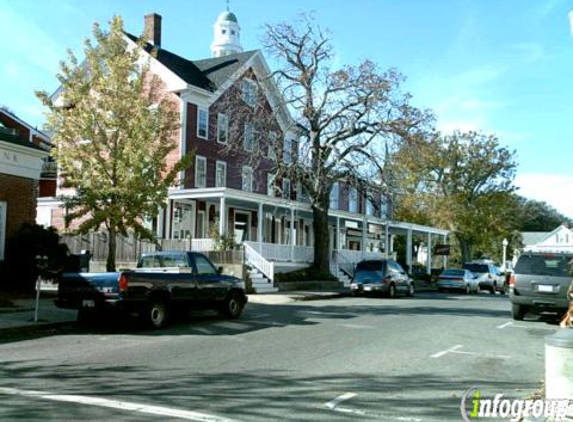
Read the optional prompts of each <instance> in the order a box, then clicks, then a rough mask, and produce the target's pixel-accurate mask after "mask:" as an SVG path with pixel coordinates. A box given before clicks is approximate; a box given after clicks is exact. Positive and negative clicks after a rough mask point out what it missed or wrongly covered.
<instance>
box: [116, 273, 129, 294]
mask: <svg viewBox="0 0 573 422" xmlns="http://www.w3.org/2000/svg"><path fill="white" fill-rule="evenodd" d="M117 284H118V287H119V292H120V293H123V292H125V291H126V290H127V286H128V282H127V276H126V275H125V274H121V275H120V276H119V280H118V283H117Z"/></svg>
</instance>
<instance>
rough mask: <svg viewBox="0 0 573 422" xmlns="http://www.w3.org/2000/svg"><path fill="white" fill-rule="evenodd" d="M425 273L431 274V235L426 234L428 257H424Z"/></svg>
mask: <svg viewBox="0 0 573 422" xmlns="http://www.w3.org/2000/svg"><path fill="white" fill-rule="evenodd" d="M426 273H427V274H432V233H430V232H429V233H428V256H427V257H426Z"/></svg>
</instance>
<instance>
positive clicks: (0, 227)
mask: <svg viewBox="0 0 573 422" xmlns="http://www.w3.org/2000/svg"><path fill="white" fill-rule="evenodd" d="M7 215H8V203H7V202H6V201H0V261H2V260H3V259H4V252H5V247H6V218H7Z"/></svg>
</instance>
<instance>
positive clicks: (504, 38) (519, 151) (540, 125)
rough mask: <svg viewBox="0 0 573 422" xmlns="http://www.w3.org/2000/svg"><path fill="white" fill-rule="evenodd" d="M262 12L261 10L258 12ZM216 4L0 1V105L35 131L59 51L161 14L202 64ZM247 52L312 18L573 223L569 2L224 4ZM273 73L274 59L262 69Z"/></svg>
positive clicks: (248, 0)
mask: <svg viewBox="0 0 573 422" xmlns="http://www.w3.org/2000/svg"><path fill="white" fill-rule="evenodd" d="M263 4H264V7H261V5H263ZM225 7H226V2H225V1H224V0H203V1H199V0H122V1H119V0H97V1H84V0H0V40H2V41H0V46H1V49H0V50H1V51H2V58H1V59H0V104H3V105H6V106H8V107H9V108H10V109H11V110H12V111H14V112H15V113H16V114H17V115H18V116H19V117H20V118H22V119H24V120H25V121H27V122H29V123H31V124H33V125H36V126H39V127H40V126H41V125H42V124H43V122H44V116H43V109H42V106H41V104H40V103H39V101H38V100H37V99H36V97H35V95H34V91H35V90H46V91H48V92H53V91H54V90H55V89H56V88H57V86H58V82H57V79H56V74H57V72H58V69H59V64H58V63H59V62H60V61H61V60H64V59H65V58H66V51H67V49H68V48H69V49H71V50H72V51H74V52H75V53H76V54H78V55H79V56H81V51H82V43H83V40H84V39H85V38H86V37H89V36H90V34H91V28H92V25H93V23H94V22H98V23H100V24H103V25H104V26H106V25H107V22H108V21H109V20H110V18H111V17H112V16H113V15H114V14H119V15H121V16H122V17H123V19H124V23H125V29H126V30H127V31H128V32H131V33H134V34H141V32H142V30H143V16H144V15H145V14H147V13H151V12H156V13H159V14H160V15H162V16H163V23H162V26H163V28H162V30H163V34H162V47H163V48H166V49H168V50H170V51H172V52H174V53H176V54H179V55H181V56H183V57H186V58H189V59H200V58H206V57H209V56H210V49H209V46H210V43H211V41H212V37H213V23H214V22H215V20H216V18H217V16H218V14H219V13H220V12H221V11H223V10H224V9H225ZM230 9H231V11H233V12H234V13H235V14H236V15H237V18H238V21H239V24H240V26H241V39H242V44H243V48H244V49H245V50H251V49H257V48H260V39H261V37H262V35H263V25H264V24H266V23H271V24H272V23H277V22H280V21H282V20H291V19H295V18H296V16H297V14H298V13H300V12H309V11H313V12H315V13H316V19H317V21H318V23H319V24H320V25H321V26H322V27H324V28H327V29H328V30H329V31H330V36H331V38H332V41H333V45H334V48H335V51H336V64H339V65H345V64H358V63H359V62H360V61H362V60H364V59H370V60H372V61H374V62H376V63H377V64H378V65H379V66H380V67H381V68H382V69H385V68H390V67H392V68H397V69H398V70H399V71H400V72H401V73H403V74H404V75H405V76H406V77H407V80H406V82H405V84H404V86H403V88H404V89H405V90H407V91H409V92H410V93H411V94H412V95H413V98H412V103H413V104H414V105H416V106H418V107H422V108H430V109H432V110H434V112H435V113H436V115H437V119H438V120H437V125H438V128H439V129H440V130H442V131H443V132H450V131H452V130H479V131H482V132H484V133H486V134H494V135H497V136H498V138H499V140H500V144H501V145H503V146H506V147H507V148H509V149H510V150H515V151H516V157H517V162H518V168H517V176H516V179H515V185H516V186H517V187H519V191H518V193H519V194H521V195H523V196H525V197H528V198H532V199H536V200H541V201H545V202H547V203H548V204H549V205H551V206H553V207H555V208H556V209H557V210H558V211H560V212H561V213H563V214H565V215H567V216H569V217H573V166H572V165H571V164H572V160H573V142H572V141H573V134H572V123H573V36H572V33H571V26H570V22H569V19H568V13H569V12H570V11H571V10H573V0H503V1H500V0H456V1H452V0H402V1H396V0H353V1H352V2H348V1H343V0H290V1H276V0H268V1H266V2H261V1H260V0H230ZM270 64H271V67H272V62H271V63H270Z"/></svg>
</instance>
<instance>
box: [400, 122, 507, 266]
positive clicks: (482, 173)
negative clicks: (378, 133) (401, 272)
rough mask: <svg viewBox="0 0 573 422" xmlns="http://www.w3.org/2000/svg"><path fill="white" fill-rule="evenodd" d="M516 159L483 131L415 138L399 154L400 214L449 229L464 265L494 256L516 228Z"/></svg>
mask: <svg viewBox="0 0 573 422" xmlns="http://www.w3.org/2000/svg"><path fill="white" fill-rule="evenodd" d="M514 155H515V154H514V152H512V151H509V150H508V149H506V148H504V147H501V146H500V145H499V141H498V139H497V138H496V137H495V136H487V135H484V134H481V133H477V132H467V133H461V132H454V133H453V134H451V135H441V134H434V136H431V137H414V138H410V139H409V140H408V142H405V143H403V144H402V145H401V147H400V148H399V150H398V151H397V152H396V155H395V167H394V169H395V172H396V174H397V175H398V177H396V178H395V180H396V182H397V183H398V184H399V188H400V189H399V198H400V201H399V206H398V216H399V217H400V218H404V219H408V220H414V221H420V222H423V223H431V224H437V225H440V226H442V227H445V228H447V229H449V230H450V231H451V232H452V234H453V235H454V236H455V238H456V240H457V242H458V244H459V245H460V248H461V257H462V262H466V261H469V260H471V259H472V257H473V256H474V254H475V253H476V252H480V253H481V254H489V252H490V251H492V250H496V248H497V244H498V243H499V244H501V240H502V239H503V238H504V237H507V236H510V235H511V231H512V229H513V218H514V217H513V212H514V209H515V200H514V196H513V195H512V192H513V191H514V190H515V187H514V186H513V179H514V176H515V168H516V163H515V158H514Z"/></svg>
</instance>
